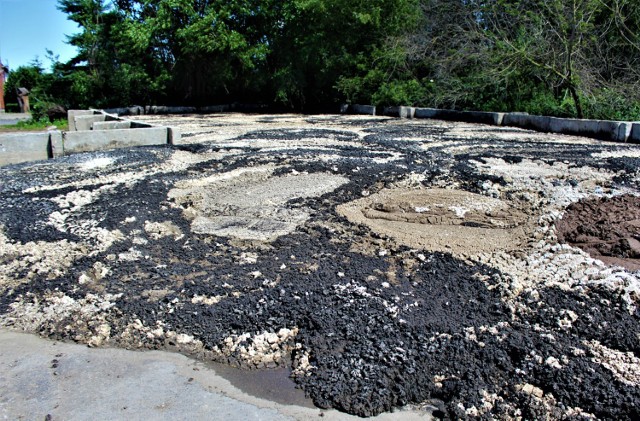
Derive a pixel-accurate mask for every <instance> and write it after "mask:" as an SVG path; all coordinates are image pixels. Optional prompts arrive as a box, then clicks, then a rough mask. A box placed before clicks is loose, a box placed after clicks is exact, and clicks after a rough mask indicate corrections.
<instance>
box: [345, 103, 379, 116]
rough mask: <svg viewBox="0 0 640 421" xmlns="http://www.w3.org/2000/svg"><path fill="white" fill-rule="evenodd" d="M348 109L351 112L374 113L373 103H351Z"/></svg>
mask: <svg viewBox="0 0 640 421" xmlns="http://www.w3.org/2000/svg"><path fill="white" fill-rule="evenodd" d="M349 110H350V111H351V113H353V114H365V115H376V107H375V106H373V105H360V104H353V105H351V107H349Z"/></svg>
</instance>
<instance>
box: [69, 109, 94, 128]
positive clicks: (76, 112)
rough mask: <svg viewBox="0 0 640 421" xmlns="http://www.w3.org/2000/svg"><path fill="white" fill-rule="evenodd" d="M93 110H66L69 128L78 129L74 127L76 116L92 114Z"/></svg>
mask: <svg viewBox="0 0 640 421" xmlns="http://www.w3.org/2000/svg"><path fill="white" fill-rule="evenodd" d="M94 114H95V111H93V110H69V111H67V120H68V122H69V130H71V131H75V130H78V128H77V127H76V117H79V116H89V115H94Z"/></svg>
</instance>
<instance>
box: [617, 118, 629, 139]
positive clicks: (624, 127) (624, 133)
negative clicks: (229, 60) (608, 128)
mask: <svg viewBox="0 0 640 421" xmlns="http://www.w3.org/2000/svg"><path fill="white" fill-rule="evenodd" d="M632 129H633V123H630V122H628V121H621V122H620V126H619V127H618V132H617V133H616V136H615V137H616V138H615V141H616V142H628V141H629V138H630V137H631V130H632Z"/></svg>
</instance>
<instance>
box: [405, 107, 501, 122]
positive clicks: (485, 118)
mask: <svg viewBox="0 0 640 421" xmlns="http://www.w3.org/2000/svg"><path fill="white" fill-rule="evenodd" d="M415 117H416V118H433V119H438V120H447V121H462V122H465V123H479V124H490V125H492V126H500V125H502V120H503V118H504V113H493V112H486V111H456V110H441V109H436V108H416V110H415Z"/></svg>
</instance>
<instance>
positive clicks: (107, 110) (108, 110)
mask: <svg viewBox="0 0 640 421" xmlns="http://www.w3.org/2000/svg"><path fill="white" fill-rule="evenodd" d="M102 111H103V112H105V113H107V114H113V115H118V116H120V115H129V108H105V109H103V110H102Z"/></svg>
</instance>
